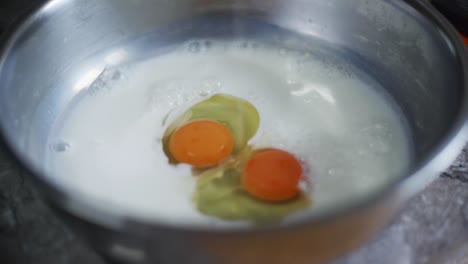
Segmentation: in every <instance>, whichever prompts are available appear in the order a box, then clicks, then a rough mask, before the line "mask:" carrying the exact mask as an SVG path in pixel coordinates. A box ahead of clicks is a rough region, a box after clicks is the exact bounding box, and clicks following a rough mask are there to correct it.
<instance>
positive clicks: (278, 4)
mask: <svg viewBox="0 0 468 264" xmlns="http://www.w3.org/2000/svg"><path fill="white" fill-rule="evenodd" d="M275 31H286V32H291V34H294V35H295V36H297V37H298V38H300V39H301V41H300V42H298V43H296V45H299V46H301V47H303V48H307V45H308V43H309V42H308V40H311V39H314V40H320V41H321V42H322V43H325V45H329V46H330V47H335V48H336V49H337V50H340V52H341V53H342V56H345V57H346V58H347V60H349V61H351V62H352V63H353V64H354V65H356V66H358V67H359V68H360V69H362V70H363V71H366V72H367V73H369V74H370V75H371V76H373V77H374V78H375V79H376V80H379V82H380V83H381V84H382V86H383V87H384V88H385V89H386V92H387V93H388V94H390V95H391V96H392V97H393V99H394V101H396V102H397V103H398V105H399V107H400V108H401V109H402V111H403V113H404V115H405V117H406V119H407V120H408V124H409V130H410V134H411V137H412V142H413V143H414V166H413V167H412V171H411V172H408V174H407V175H402V177H400V178H399V179H397V180H396V181H395V182H393V183H391V184H389V185H388V186H385V188H384V189H382V190H376V191H375V194H374V195H371V196H369V197H366V199H362V200H356V201H352V202H350V203H346V204H343V205H341V206H337V208H334V209H333V210H331V211H330V212H328V213H327V214H323V215H320V216H317V217H315V218H318V219H315V220H323V219H329V218H328V217H330V216H331V215H333V216H336V215H337V214H340V213H343V212H346V211H349V210H353V209H355V208H357V207H361V206H363V205H365V204H369V203H372V202H373V201H375V200H376V197H383V196H385V195H387V194H388V193H389V192H393V191H395V190H398V191H399V192H400V193H402V194H404V195H409V194H413V193H414V192H415V191H416V190H419V189H420V188H421V186H423V185H424V184H423V182H428V181H430V179H432V178H433V177H434V175H436V174H437V173H438V172H440V171H441V170H442V169H443V168H444V167H445V166H447V165H448V164H449V162H450V160H451V159H453V158H454V157H455V155H456V154H457V153H458V151H459V150H460V149H461V147H462V146H463V143H464V141H465V140H466V138H467V134H468V128H467V126H466V124H465V120H466V117H467V112H468V111H467V109H468V92H467V89H468V80H467V76H468V75H467V74H468V67H467V62H466V60H465V58H464V56H465V55H464V50H463V48H462V43H461V41H460V40H459V39H457V37H456V34H455V32H454V30H453V29H452V28H451V27H450V26H448V24H447V23H446V21H445V20H443V19H442V18H441V17H440V16H439V15H437V14H436V13H435V12H434V11H433V10H432V9H431V8H429V7H428V6H427V5H426V4H425V3H423V2H418V1H412V2H411V3H410V1H391V0H379V1H367V0H349V1H346V2H343V1H340V0H332V1H315V0H312V1H305V0H290V1H277V0H269V1H248V0H245V1H244V0H240V1H230V0H222V1H209V0H208V1H202V0H173V1H164V0H161V1H126V0H103V1H92V0H80V1H73V0H54V1H49V2H48V3H47V4H45V5H44V6H42V7H41V8H40V9H39V10H38V11H36V12H35V13H34V14H33V15H32V16H30V17H29V18H28V19H27V20H26V21H25V22H24V23H22V24H21V25H20V26H19V27H18V28H17V30H16V31H15V32H14V33H13V34H12V35H11V36H10V39H9V41H8V42H7V45H6V46H5V48H4V49H3V53H2V58H1V64H0V126H1V131H2V134H3V136H4V137H5V139H6V141H7V142H8V144H9V146H10V147H11V149H12V150H13V152H14V153H15V154H16V155H17V157H18V158H19V159H20V160H21V161H22V162H23V164H24V165H25V166H26V167H27V168H29V169H30V170H31V171H32V172H33V174H34V175H36V176H37V179H39V181H40V182H41V183H42V184H43V186H45V187H46V194H48V195H49V197H50V198H51V200H52V202H53V203H55V204H56V205H58V206H59V207H61V208H65V209H67V210H68V211H70V212H72V213H73V214H76V215H78V216H80V217H82V218H84V219H88V220H90V221H91V222H95V223H99V224H102V225H105V226H108V227H116V228H122V227H123V226H126V225H127V224H128V223H129V222H131V223H133V224H135V223H137V224H142V221H141V219H135V218H134V217H133V216H130V215H122V214H120V213H118V212H112V211H105V210H102V208H99V209H98V208H95V207H93V202H92V200H89V199H87V198H86V197H83V196H81V195H80V194H79V193H76V192H73V190H67V191H65V190H64V188H63V186H60V185H59V184H58V183H56V182H53V181H51V180H50V178H49V177H47V175H48V172H47V171H46V170H45V168H44V161H43V156H44V152H45V148H47V147H48V146H47V145H46V142H47V138H48V136H49V134H50V132H51V130H52V129H53V126H54V124H55V123H56V122H57V118H58V117H59V116H60V115H61V113H62V112H63V111H65V109H66V107H67V105H68V104H69V102H70V101H71V100H72V99H73V98H74V96H75V95H77V94H78V93H79V92H80V91H81V90H82V89H84V88H86V87H87V85H89V84H90V83H91V82H92V81H93V80H94V79H95V78H96V73H99V72H100V71H102V69H104V68H105V67H106V66H107V65H109V64H112V63H117V62H116V60H117V61H118V63H124V62H125V61H127V60H135V59H138V58H141V57H145V56H150V55H151V54H154V52H156V51H157V50H158V49H160V48H164V47H166V46H169V45H171V44H173V43H177V42H181V41H185V40H188V39H191V38H203V37H209V38H225V39H230V38H238V37H246V38H249V37H255V38H262V37H264V38H271V36H272V35H274V34H275V33H274V32H275ZM278 36H279V37H278V38H276V39H275V40H274V41H277V42H281V41H284V39H282V38H281V35H278ZM411 174H413V176H408V175H411ZM407 176H408V177H407ZM315 220H314V219H307V220H306V222H308V223H310V222H314V221H315ZM147 224H148V223H147ZM149 224H150V225H156V226H158V225H160V223H158V222H157V221H155V222H151V223H149ZM176 228H181V227H176ZM184 228H188V229H191V228H190V227H184Z"/></svg>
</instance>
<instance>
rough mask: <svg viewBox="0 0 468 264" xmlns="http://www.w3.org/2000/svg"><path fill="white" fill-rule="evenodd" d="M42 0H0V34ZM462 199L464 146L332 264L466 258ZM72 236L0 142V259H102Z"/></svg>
mask: <svg viewBox="0 0 468 264" xmlns="http://www.w3.org/2000/svg"><path fill="white" fill-rule="evenodd" d="M129 1H130V0H129ZM324 1H325V0H324ZM446 1H447V2H450V0H446ZM455 1H459V0H455ZM42 2H44V1H43V0H0V34H1V33H2V32H5V30H6V29H7V28H8V26H9V25H11V24H12V23H15V22H17V21H18V20H19V18H21V17H23V16H24V15H25V14H27V13H28V12H29V11H30V10H32V9H33V8H35V7H36V6H38V5H39V4H40V3H42ZM467 17H468V16H467ZM465 201H468V153H467V150H466V148H465V151H464V152H463V153H461V155H460V157H459V159H458V160H457V161H456V162H455V163H454V164H453V165H452V167H451V168H450V169H449V170H448V171H447V172H446V173H444V174H443V175H441V177H440V178H439V179H438V180H437V181H435V182H434V183H433V184H432V185H431V186H430V187H429V188H428V189H427V190H426V191H424V192H423V193H422V194H420V195H419V196H418V197H416V198H414V199H413V201H412V202H411V203H409V204H408V205H407V206H406V208H405V209H404V210H403V211H402V213H401V215H400V216H399V217H398V218H397V219H395V221H394V223H393V224H392V225H390V226H389V227H388V228H387V229H386V230H384V231H383V232H382V233H381V234H380V235H379V236H378V237H377V238H376V239H374V241H372V242H371V243H369V244H368V245H367V246H365V247H363V248H361V249H359V250H357V251H355V252H353V253H352V254H351V255H350V256H347V257H346V258H343V259H341V260H337V261H335V262H333V263H334V264H362V263H372V264H374V263H375V264H420V263H421V264H422V263H427V261H429V260H430V259H431V258H432V257H434V256H438V257H446V259H445V260H443V261H438V262H436V263H449V262H448V261H449V260H450V261H451V262H450V263H460V264H464V263H468V258H466V256H468V254H464V253H463V252H462V253H460V252H459V251H460V250H459V251H452V250H451V249H453V248H457V247H458V248H460V247H461V248H462V249H463V246H464V244H463V243H464V242H465V241H467V238H468V205H466V204H465ZM467 204H468V203H467ZM77 235H78V236H79V234H74V233H72V232H71V231H70V230H69V229H68V228H67V227H66V226H65V225H64V224H63V223H62V222H61V221H60V220H59V219H58V218H57V217H56V216H55V214H54V213H53V212H52V211H51V210H50V209H49V208H48V207H47V206H46V205H45V204H44V202H43V201H42V199H41V198H40V196H39V194H38V193H37V191H36V190H35V188H34V184H32V183H31V181H30V177H29V176H28V175H27V174H26V172H24V171H23V170H22V169H21V167H20V166H19V165H18V164H17V163H16V162H15V161H14V160H13V158H12V157H11V155H10V154H9V152H8V151H7V150H6V148H5V146H4V144H3V143H2V142H1V141H0V264H13V263H19V264H32V263H34V264H104V262H103V261H102V260H101V258H100V257H98V256H97V255H96V254H95V253H94V252H93V251H92V250H91V249H89V248H88V247H87V246H86V245H85V243H83V242H82V241H81V240H80V239H79V238H77ZM461 251H464V250H461ZM466 252H467V253H468V248H467V250H466ZM446 261H447V262H446ZM465 261H466V262H465Z"/></svg>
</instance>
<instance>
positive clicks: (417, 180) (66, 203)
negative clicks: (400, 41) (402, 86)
mask: <svg viewBox="0 0 468 264" xmlns="http://www.w3.org/2000/svg"><path fill="white" fill-rule="evenodd" d="M66 1H67V0H47V1H46V2H45V3H44V4H42V5H40V6H39V7H38V8H37V9H36V10H34V11H32V12H30V13H29V16H28V15H25V16H24V17H26V20H24V21H22V22H19V23H17V24H16V25H14V26H13V27H11V29H10V30H8V31H7V34H5V36H6V38H5V39H6V40H7V41H6V42H5V44H4V45H3V46H2V48H1V49H0V54H2V57H1V58H0V71H1V69H2V68H3V65H4V62H5V59H6V57H5V56H4V54H7V51H9V50H10V49H11V47H12V46H13V45H14V44H15V43H16V41H17V39H18V37H19V36H20V35H21V32H23V30H24V29H25V28H27V27H28V25H30V24H31V23H32V22H33V21H35V20H36V19H39V18H40V16H42V15H43V13H44V12H46V11H50V10H47V9H48V8H56V7H57V5H58V4H60V3H62V2H66ZM388 1H390V2H392V1H393V2H395V1H396V0H388ZM399 2H401V3H404V4H406V5H408V6H410V7H412V8H414V9H416V10H417V11H418V12H420V13H422V14H423V15H424V16H425V17H426V18H427V19H429V20H432V22H433V23H435V24H436V25H438V26H439V27H440V28H441V29H442V30H443V31H444V33H445V34H446V35H447V37H448V38H449V40H450V41H451V44H453V45H454V47H455V51H456V52H457V55H458V59H459V63H460V66H461V69H462V71H463V72H464V76H463V83H464V84H465V89H464V91H465V95H464V104H463V105H462V110H461V114H460V116H459V117H457V122H456V123H455V124H454V125H453V126H452V128H451V129H450V130H451V132H450V133H449V134H448V135H447V136H446V137H445V138H444V140H443V141H441V142H440V143H439V144H438V146H437V148H436V149H435V151H434V152H433V154H432V156H433V158H431V159H428V160H427V161H426V165H424V166H422V167H420V168H417V169H416V170H415V171H414V172H413V173H412V174H411V175H410V176H408V177H407V178H406V179H403V180H399V181H397V182H395V183H394V184H392V185H391V186H386V187H385V190H383V191H382V192H379V193H377V194H375V195H373V196H369V197H368V198H367V199H366V200H365V201H360V202H357V203H355V204H354V205H353V206H347V207H342V208H336V209H335V210H333V211H330V212H326V213H324V214H321V215H315V216H311V217H306V218H304V219H301V220H300V221H297V222H294V223H291V224H290V225H288V226H281V227H277V226H275V227H266V228H256V229H251V228H249V229H245V228H243V229H219V230H218V229H215V230H212V229H207V228H203V227H194V226H178V225H170V224H162V223H157V222H153V221H150V222H148V221H142V220H141V219H133V218H131V217H120V216H117V215H115V214H112V213H107V212H106V213H104V212H102V211H99V210H97V208H93V207H92V206H91V205H89V204H87V203H84V202H80V201H78V200H77V199H75V198H72V196H71V195H69V194H66V193H64V192H62V191H60V190H59V189H58V188H56V187H54V186H52V185H51V184H50V183H49V182H48V181H47V180H46V179H47V178H46V177H44V176H43V175H42V173H40V172H38V170H35V169H34V168H32V166H29V167H25V166H23V167H25V170H26V171H27V172H29V173H30V174H31V175H34V177H32V178H33V179H34V180H35V181H36V182H37V183H38V184H39V187H40V188H41V189H42V190H44V191H45V198H46V199H47V201H49V202H50V203H51V204H52V205H53V206H55V207H58V208H64V209H66V210H70V211H71V212H73V213H75V214H77V215H79V216H80V217H83V219H86V220H88V221H92V222H95V223H96V224H100V225H102V226H104V227H107V228H110V229H113V230H116V231H121V232H125V233H133V234H140V235H142V236H145V235H148V233H151V232H148V231H150V230H161V229H166V230H177V231H179V232H184V231H186V232H197V233H198V232H201V233H206V232H210V233H219V234H230V233H236V234H252V233H257V232H271V231H275V230H281V231H284V230H285V229H286V230H287V229H296V228H301V227H302V226H304V225H311V224H321V223H324V222H329V221H330V220H332V219H336V218H337V217H340V216H343V215H346V214H350V213H353V212H354V213H356V212H357V211H359V210H363V209H365V208H370V207H372V205H375V204H376V203H378V202H379V201H382V200H384V199H385V198H388V197H390V196H391V195H400V196H401V199H400V198H399V200H401V201H402V202H403V201H406V200H407V199H409V198H410V197H412V196H414V195H415V194H416V193H418V192H420V191H421V190H422V189H424V188H425V187H426V186H427V185H428V184H429V183H430V182H432V181H433V180H434V179H435V178H436V177H437V175H438V174H439V173H441V172H442V171H443V170H444V169H445V168H446V167H448V166H449V165H450V164H451V162H452V161H453V160H454V159H455V158H456V156H457V155H458V154H459V152H460V151H461V150H462V148H463V146H464V143H465V142H466V141H467V140H468V122H467V119H468V59H467V52H466V50H465V47H464V44H463V41H462V40H461V38H460V37H459V36H458V33H457V31H456V30H455V29H454V28H453V27H452V25H451V24H450V23H449V22H448V20H446V19H445V18H444V17H443V16H442V15H441V14H439V13H438V11H437V10H436V9H435V8H434V7H432V6H431V5H430V4H429V3H427V2H425V1H422V0H418V1H412V0H404V1H399ZM5 135H6V134H5V128H4V127H3V126H0V137H1V138H3V139H4V141H5V143H6V145H7V146H8V151H9V152H10V153H12V154H13V155H11V156H12V157H13V158H14V159H15V160H16V161H17V162H19V163H20V164H26V165H30V162H28V161H27V160H26V159H24V158H21V155H20V153H19V152H18V151H16V150H15V148H14V146H13V144H12V143H11V142H10V141H9V140H8V138H6V136H5ZM444 146H445V147H444Z"/></svg>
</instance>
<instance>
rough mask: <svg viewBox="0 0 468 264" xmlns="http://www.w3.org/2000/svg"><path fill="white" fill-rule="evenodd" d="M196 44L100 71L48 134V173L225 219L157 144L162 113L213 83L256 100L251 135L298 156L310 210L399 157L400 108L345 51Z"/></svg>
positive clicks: (397, 170) (164, 211)
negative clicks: (205, 207) (337, 55)
mask: <svg viewBox="0 0 468 264" xmlns="http://www.w3.org/2000/svg"><path fill="white" fill-rule="evenodd" d="M194 43H195V44H194ZM200 43H206V42H192V43H189V44H187V45H181V46H180V47H178V48H176V49H175V50H173V51H171V52H168V53H166V54H163V55H159V56H157V57H153V58H150V59H148V60H146V61H139V62H137V63H133V64H129V65H125V66H122V67H119V68H109V69H107V70H105V71H104V72H103V73H102V74H101V76H100V77H99V78H98V79H97V80H96V81H95V82H94V84H93V85H91V87H90V88H89V89H88V90H87V92H86V93H85V94H82V95H81V96H80V97H79V98H77V103H74V104H73V106H70V111H68V112H67V115H66V116H64V117H63V118H62V122H63V125H61V126H60V127H59V128H58V129H57V130H56V131H55V134H54V135H53V136H52V137H51V138H50V146H51V147H50V152H49V153H48V155H47V160H48V166H49V169H50V170H51V171H52V172H53V173H52V175H53V176H54V177H55V180H56V181H58V182H60V183H62V184H64V185H66V186H68V187H69V188H72V189H74V190H78V191H80V192H82V193H83V194H86V195H87V196H89V197H93V198H94V199H95V201H96V203H95V205H96V206H98V207H102V208H104V209H112V208H114V209H116V210H119V212H121V213H131V214H135V215H138V216H140V217H145V218H149V219H157V220H159V221H163V222H170V223H178V224H184V223H190V224H204V223H211V224H213V223H215V222H216V223H221V224H223V225H224V224H226V223H222V222H221V221H215V220H214V219H213V218H209V217H206V216H204V215H201V214H200V213H199V212H198V211H197V210H196V209H195V207H194V204H193V202H192V194H193V191H194V189H195V183H196V178H195V177H194V176H191V172H190V168H189V167H188V166H183V165H182V166H178V167H177V168H176V167H173V166H170V165H168V163H167V158H166V156H165V155H164V153H163V151H162V145H161V137H162V134H163V133H164V130H165V128H166V127H167V125H168V123H170V122H171V121H172V120H174V119H175V118H176V117H177V116H178V115H179V114H181V113H183V111H184V110H186V109H187V108H189V107H190V106H191V105H193V104H194V103H196V102H199V101H201V100H203V99H206V98H208V97H209V96H210V95H212V94H215V93H225V94H230V95H234V96H238V97H241V98H244V99H246V100H248V101H250V102H251V103H252V104H253V105H254V106H255V107H257V109H258V111H259V113H260V118H261V125H260V129H259V132H258V134H257V135H256V137H255V138H254V139H252V141H251V143H252V144H254V145H255V146H258V147H262V146H264V147H271V146H274V147H278V148H281V149H284V150H287V151H290V152H292V153H294V154H295V155H296V156H298V157H299V158H301V159H302V161H303V162H304V164H305V166H306V168H307V169H306V170H307V179H308V182H309V183H311V184H309V186H308V188H309V189H308V190H309V193H310V196H311V199H312V200H313V206H312V207H311V208H310V209H308V210H310V211H311V212H317V211H318V210H320V209H323V208H327V206H330V205H335V204H336V203H340V202H343V201H347V200H349V199H352V198H353V197H362V196H364V195H366V194H368V193H369V192H371V191H372V190H375V189H376V188H379V187H382V186H383V185H384V184H386V183H388V181H389V180H391V179H392V178H394V177H399V176H401V174H402V173H403V171H404V170H405V169H407V167H408V166H409V158H410V157H409V147H408V146H409V144H408V140H407V135H406V134H405V129H404V126H403V120H401V116H400V115H399V114H398V113H397V112H396V111H395V110H394V108H392V106H391V104H390V102H389V101H388V100H387V99H386V98H385V96H384V95H382V94H380V93H379V92H378V90H379V89H380V88H379V87H378V85H377V84H376V83H374V82H370V81H369V80H367V81H364V80H363V78H360V77H358V76H357V75H356V74H355V73H354V72H355V70H353V68H352V67H350V66H349V65H346V63H344V62H343V61H339V60H337V59H329V60H328V59H324V57H323V56H319V55H316V54H315V55H314V54H312V53H308V52H295V51H291V50H285V49H279V48H276V47H271V46H266V45H261V44H259V43H255V44H254V45H252V43H244V42H242V41H239V42H214V41H211V42H210V43H209V44H210V45H209V48H207V46H203V45H200ZM361 77H362V76H361ZM165 118H167V119H168V120H166V123H165V125H163V123H164V121H165Z"/></svg>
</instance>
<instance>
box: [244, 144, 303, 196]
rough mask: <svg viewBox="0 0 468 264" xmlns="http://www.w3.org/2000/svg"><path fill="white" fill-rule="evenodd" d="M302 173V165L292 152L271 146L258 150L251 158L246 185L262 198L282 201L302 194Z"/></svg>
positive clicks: (254, 194)
mask: <svg viewBox="0 0 468 264" xmlns="http://www.w3.org/2000/svg"><path fill="white" fill-rule="evenodd" d="M301 177H302V166H301V164H300V162H299V161H298V160H297V159H296V158H295V157H294V156H293V155H292V154H290V153H288V152H286V151H282V150H278V149H268V150H264V151H261V152H258V153H257V154H255V155H254V156H253V157H252V158H251V159H250V160H249V161H248V163H247V165H246V167H245V169H244V173H243V175H242V185H243V186H244V188H245V189H246V190H247V192H248V193H250V194H251V195H252V196H254V197H256V198H258V199H261V200H265V201H271V202H280V201H286V200H290V199H292V198H294V197H296V196H297V195H298V194H299V192H300V189H299V181H300V179H301Z"/></svg>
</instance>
